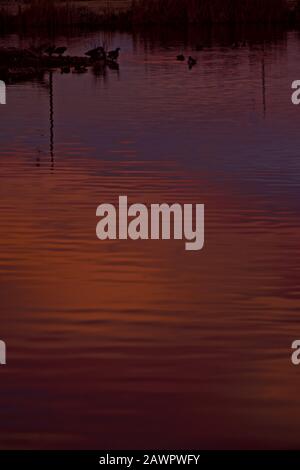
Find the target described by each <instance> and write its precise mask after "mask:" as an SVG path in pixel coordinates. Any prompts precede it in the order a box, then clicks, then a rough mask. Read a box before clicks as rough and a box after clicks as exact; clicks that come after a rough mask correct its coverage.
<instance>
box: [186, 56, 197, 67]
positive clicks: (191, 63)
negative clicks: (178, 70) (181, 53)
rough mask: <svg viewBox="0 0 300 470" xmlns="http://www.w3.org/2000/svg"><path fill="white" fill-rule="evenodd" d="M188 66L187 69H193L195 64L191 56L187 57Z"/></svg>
mask: <svg viewBox="0 0 300 470" xmlns="http://www.w3.org/2000/svg"><path fill="white" fill-rule="evenodd" d="M188 64H189V68H190V69H191V68H192V67H194V65H196V64H197V60H196V59H194V58H193V57H192V56H189V58H188Z"/></svg>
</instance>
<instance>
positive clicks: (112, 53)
mask: <svg viewBox="0 0 300 470" xmlns="http://www.w3.org/2000/svg"><path fill="white" fill-rule="evenodd" d="M120 50H121V49H120V47H117V49H115V50H113V51H109V52H108V54H107V57H108V58H109V59H112V60H118V57H119V53H120Z"/></svg>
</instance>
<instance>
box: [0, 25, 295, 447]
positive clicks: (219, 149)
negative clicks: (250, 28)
mask: <svg viewBox="0 0 300 470" xmlns="http://www.w3.org/2000/svg"><path fill="white" fill-rule="evenodd" d="M264 34H266V33H261V32H258V33H255V32H252V33H251V41H250V40H249V41H248V43H247V45H246V46H245V47H242V48H238V49H232V48H231V47H230V44H231V43H232V42H233V40H232V38H231V37H230V35H229V36H228V34H227V33H223V32H222V31H221V32H219V33H216V34H215V36H214V35H212V36H210V37H209V40H208V38H206V42H207V45H206V47H205V49H204V50H203V51H202V52H201V53H200V52H199V53H197V55H198V65H197V67H195V68H193V70H188V68H187V67H186V64H181V63H177V62H176V60H175V57H176V55H177V53H179V52H183V53H184V54H185V55H187V54H188V53H189V52H190V51H191V50H192V49H193V47H194V44H195V43H196V40H198V39H197V37H196V36H197V34H196V33H195V32H190V33H189V34H187V35H182V34H181V33H180V32H178V33H177V35H176V36H174V35H169V33H168V32H167V31H163V32H161V34H160V36H159V37H157V36H156V35H153V36H151V35H150V34H149V35H148V36H145V35H143V36H141V35H138V34H136V35H128V34H115V35H111V36H109V37H107V36H106V35H105V34H104V33H95V34H91V35H87V36H78V37H75V36H73V37H72V36H71V37H68V38H67V42H68V47H69V49H70V51H74V53H75V52H76V53H82V52H84V50H86V49H87V48H88V47H89V46H90V45H93V44H95V43H97V42H98V41H99V40H101V41H102V40H103V37H104V36H105V40H107V41H108V42H110V43H111V45H112V46H114V47H116V46H118V45H119V46H120V47H121V50H122V56H121V60H120V71H119V72H117V71H107V72H106V73H104V74H101V73H100V74H98V75H97V76H95V75H93V74H92V73H88V74H85V75H82V76H76V75H61V74H60V73H57V72H53V73H50V75H49V76H47V75H46V76H45V78H44V81H37V82H32V83H23V84H16V85H11V86H10V87H9V88H8V100H7V105H6V106H5V107H4V106H3V107H1V108H0V116H1V129H0V137H1V149H0V157H1V186H0V188H1V198H0V208H1V225H0V244H1V252H0V253H1V255H0V279H1V286H0V289H1V291H0V296H1V325H0V326H1V330H0V332H1V335H0V336H1V339H4V340H5V341H6V343H7V346H8V357H7V366H5V368H1V371H0V372H1V389H0V394H1V411H0V413H1V417H0V435H1V441H0V442H1V444H0V445H1V448H26V449H28V448H69V449H70V448H98V449H99V448H100V449H101V448H102V449H103V448H110V449H113V448H119V449H120V448H158V449H159V448H160V449H164V448H177V449H179V448H199V447H200V448H207V449H211V448H254V447H255V448H266V447H267V448H292V447H299V439H298V435H299V433H298V421H299V412H298V410H299V404H300V400H299V397H298V392H297V390H298V388H299V385H300V383H299V374H298V371H297V369H296V368H295V367H293V366H292V365H291V362H290V352H291V351H290V345H291V343H292V341H293V340H294V339H296V338H297V337H299V327H298V316H299V303H300V301H299V298H300V297H299V254H300V253H299V228H300V226H299V212H300V211H299V203H298V199H299V183H300V163H299V161H300V160H299V155H298V153H299V150H298V149H299V144H300V136H299V133H298V120H299V116H298V113H299V110H298V109H297V107H294V106H292V105H291V100H290V95H291V90H290V84H291V82H292V81H293V80H295V79H297V78H299V74H300V62H299V60H298V56H299V51H300V42H299V35H298V33H297V32H287V33H282V32H278V33H273V37H271V38H264ZM33 39H34V38H33ZM33 39H32V38H29V39H24V38H18V37H8V38H2V39H1V43H2V44H3V43H4V44H21V43H24V42H26V41H28V42H29V41H30V42H31V41H32V40H33ZM59 40H60V39H59V38H58V39H57V43H59ZM63 40H64V42H65V41H66V38H63ZM194 54H195V52H194ZM121 194H126V195H128V197H129V200H130V202H145V203H155V202H169V203H171V202H180V203H193V204H195V203H204V204H205V206H206V233H205V238H206V242H205V248H204V250H203V251H201V252H196V253H192V252H191V253H188V252H186V251H185V250H184V246H183V243H182V242H181V241H174V242H173V241H172V242H163V241H144V242H132V241H126V242H124V241H123V242H122V241H116V242H105V243H101V242H99V240H97V239H96V235H95V228H96V222H97V221H96V217H95V213H96V207H97V206H98V205H99V204H100V203H102V202H112V203H117V199H118V196H119V195H121Z"/></svg>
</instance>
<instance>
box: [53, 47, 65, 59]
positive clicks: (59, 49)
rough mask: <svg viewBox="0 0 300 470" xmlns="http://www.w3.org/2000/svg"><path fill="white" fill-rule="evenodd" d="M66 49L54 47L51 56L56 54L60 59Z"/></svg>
mask: <svg viewBox="0 0 300 470" xmlns="http://www.w3.org/2000/svg"><path fill="white" fill-rule="evenodd" d="M66 50H67V47H56V48H55V50H54V52H53V54H57V55H59V56H60V57H61V56H62V55H63V54H64V53H65V52H66Z"/></svg>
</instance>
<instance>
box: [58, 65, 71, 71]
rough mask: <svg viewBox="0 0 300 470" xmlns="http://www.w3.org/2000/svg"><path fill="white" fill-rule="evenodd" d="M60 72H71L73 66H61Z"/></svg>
mask: <svg viewBox="0 0 300 470" xmlns="http://www.w3.org/2000/svg"><path fill="white" fill-rule="evenodd" d="M60 72H61V73H70V72H71V67H70V66H69V65H65V66H64V67H61V69H60Z"/></svg>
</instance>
